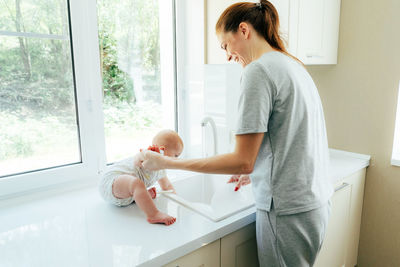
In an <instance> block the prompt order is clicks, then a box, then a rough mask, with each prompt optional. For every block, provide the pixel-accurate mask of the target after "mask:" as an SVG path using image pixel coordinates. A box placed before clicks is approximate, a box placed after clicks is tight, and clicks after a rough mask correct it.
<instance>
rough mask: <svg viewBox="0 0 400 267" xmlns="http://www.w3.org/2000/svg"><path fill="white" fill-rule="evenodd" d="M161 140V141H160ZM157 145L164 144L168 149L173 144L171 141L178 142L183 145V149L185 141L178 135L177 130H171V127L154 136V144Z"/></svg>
mask: <svg viewBox="0 0 400 267" xmlns="http://www.w3.org/2000/svg"><path fill="white" fill-rule="evenodd" d="M160 142H161V143H160ZM156 143H157V145H163V146H165V147H166V148H167V149H168V147H169V146H170V145H171V143H174V144H175V143H176V144H179V145H181V146H182V149H183V141H182V139H181V137H180V136H179V135H178V133H177V132H175V131H173V130H170V129H164V130H161V131H159V132H158V133H157V134H156V135H155V136H154V137H153V144H156Z"/></svg>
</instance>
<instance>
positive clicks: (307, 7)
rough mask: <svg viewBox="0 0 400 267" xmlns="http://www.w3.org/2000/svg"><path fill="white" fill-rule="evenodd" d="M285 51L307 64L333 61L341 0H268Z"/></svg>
mask: <svg viewBox="0 0 400 267" xmlns="http://www.w3.org/2000/svg"><path fill="white" fill-rule="evenodd" d="M271 2H272V3H273V4H274V5H275V7H276V9H277V10H278V13H279V18H280V21H281V31H282V36H283V37H284V38H285V39H286V40H287V42H288V51H289V53H291V54H293V55H294V56H296V57H297V58H299V59H300V60H301V61H302V62H303V63H304V64H306V65H313V64H336V63H337V50H338V40H339V20H340V0H271Z"/></svg>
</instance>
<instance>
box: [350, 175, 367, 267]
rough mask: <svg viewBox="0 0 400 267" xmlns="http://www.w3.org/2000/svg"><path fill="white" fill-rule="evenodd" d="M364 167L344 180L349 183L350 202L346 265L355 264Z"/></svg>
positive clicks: (362, 196)
mask: <svg viewBox="0 0 400 267" xmlns="http://www.w3.org/2000/svg"><path fill="white" fill-rule="evenodd" d="M365 172H366V169H362V170H360V171H358V172H356V173H354V174H352V175H350V176H349V177H347V178H346V179H345V180H346V182H348V183H349V184H351V201H350V202H351V204H350V213H349V214H350V215H349V235H348V247H347V255H346V266H349V267H354V266H356V265H357V256H358V242H359V239H360V227H361V213H362V206H363V200H364V184H365Z"/></svg>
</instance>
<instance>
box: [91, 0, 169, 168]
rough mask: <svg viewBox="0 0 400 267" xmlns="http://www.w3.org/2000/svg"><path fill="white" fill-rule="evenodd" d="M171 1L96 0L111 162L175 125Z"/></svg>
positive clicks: (106, 136)
mask: <svg viewBox="0 0 400 267" xmlns="http://www.w3.org/2000/svg"><path fill="white" fill-rule="evenodd" d="M171 7H172V3H171V2H169V1H163V0H121V1H114V0H98V1H97V9H98V24H99V43H100V55H101V67H102V81H103V109H104V127H105V140H106V155H107V162H108V163H111V162H114V161H116V160H120V159H122V158H125V157H128V156H130V155H132V153H133V151H139V149H140V148H143V146H146V145H150V144H151V141H152V140H151V139H152V137H153V136H154V135H155V134H156V133H157V132H158V131H159V130H161V129H163V128H170V129H173V128H175V125H174V122H175V119H174V116H175V115H174V107H173V104H174V80H173V72H171V70H173V67H174V65H173V57H172V55H173V53H172V52H173V46H172V42H171V40H172V38H171V37H172V34H171V31H172V27H171V26H172V19H171V17H169V18H168V16H167V17H165V16H163V14H164V13H165V12H166V10H168V9H171ZM160 19H161V20H166V21H164V22H163V23H160ZM161 34H163V35H161ZM161 47H162V48H163V50H161V49H160V48H161ZM163 72H166V74H167V75H164V76H162V74H164V73H163Z"/></svg>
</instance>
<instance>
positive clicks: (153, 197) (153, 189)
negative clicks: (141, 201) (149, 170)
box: [147, 187, 157, 199]
mask: <svg viewBox="0 0 400 267" xmlns="http://www.w3.org/2000/svg"><path fill="white" fill-rule="evenodd" d="M147 192H149V194H150V197H151V198H152V199H155V198H156V196H157V192H156V188H155V187H152V188H150V189H149V190H147Z"/></svg>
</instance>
